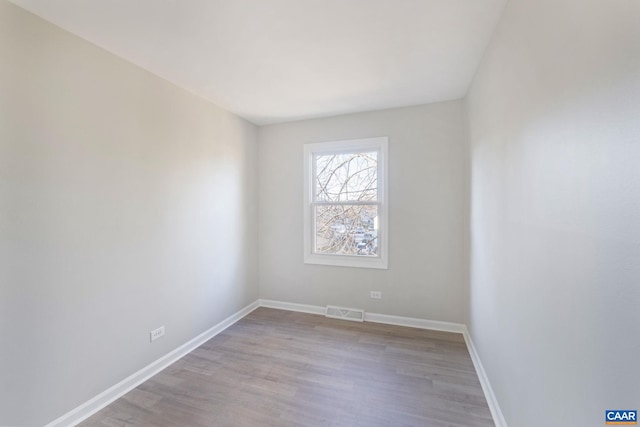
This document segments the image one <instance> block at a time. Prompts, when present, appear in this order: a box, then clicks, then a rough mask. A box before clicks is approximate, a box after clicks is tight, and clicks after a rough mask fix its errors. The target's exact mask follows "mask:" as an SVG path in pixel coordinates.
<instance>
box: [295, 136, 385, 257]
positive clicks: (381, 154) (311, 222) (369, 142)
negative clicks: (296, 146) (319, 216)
mask: <svg viewBox="0 0 640 427" xmlns="http://www.w3.org/2000/svg"><path fill="white" fill-rule="evenodd" d="M388 142H389V138H388V137H378V138H366V139H352V140H345V141H332V142H319V143H311V144H305V145H304V221H303V222H304V262H305V263H306V264H322V265H333V266H340V267H359V268H380V269H387V268H388V265H389V203H388V187H389V186H388V180H387V177H388V174H387V160H388ZM365 151H377V152H378V171H377V173H378V200H377V202H375V203H377V205H378V239H379V241H378V253H377V255H376V256H375V257H373V256H357V255H336V254H319V253H316V252H315V246H316V245H315V238H316V232H315V217H314V216H315V212H316V210H315V206H316V204H318V203H316V202H315V200H314V191H315V170H314V164H313V156H314V155H316V154H340V153H354V152H365ZM325 204H326V203H325ZM332 204H333V203H332ZM335 204H345V205H353V204H358V202H336V203H335ZM367 204H368V203H367Z"/></svg>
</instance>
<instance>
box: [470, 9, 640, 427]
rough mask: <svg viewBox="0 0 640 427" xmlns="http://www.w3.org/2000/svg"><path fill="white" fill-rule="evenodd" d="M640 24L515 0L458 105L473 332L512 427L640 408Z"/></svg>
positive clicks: (580, 422) (637, 18) (604, 13)
mask: <svg viewBox="0 0 640 427" xmlns="http://www.w3.org/2000/svg"><path fill="white" fill-rule="evenodd" d="M639 23H640V2H637V1H627V0H611V1H601V0H511V1H509V3H508V5H507V7H506V10H505V13H504V16H503V18H502V21H501V24H500V25H499V27H498V30H497V32H496V34H495V37H494V40H493V42H492V44H491V46H490V48H489V50H488V51H487V54H486V56H485V58H484V61H483V63H482V65H481V67H480V69H479V72H478V74H477V75H476V78H475V81H474V83H473V86H472V89H471V92H470V94H469V97H468V100H467V108H468V114H469V131H470V141H471V156H472V163H471V165H472V172H471V174H472V198H471V204H472V208H471V227H472V228H471V230H472V240H471V305H470V307H471V322H470V326H471V329H472V335H473V339H474V341H475V344H476V346H477V348H478V351H479V353H480V356H481V359H482V361H483V363H484V366H485V368H486V371H487V373H488V376H489V378H490V380H491V383H492V385H493V387H494V389H495V391H496V394H497V397H498V400H499V402H500V405H501V406H502V409H503V412H504V414H505V417H506V420H507V422H508V424H509V425H510V426H518V427H539V426H548V427H554V426H558V427H560V426H570V425H571V426H587V425H603V424H604V419H603V418H604V411H605V410H606V409H637V408H638V403H639V402H640V386H639V384H640V368H639V366H640V365H639V364H638V355H639V354H640V341H639V340H638V337H639V336H640V310H639V309H638V306H640V167H639V165H640V163H639V162H640V25H638V24H639Z"/></svg>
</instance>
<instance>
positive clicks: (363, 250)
mask: <svg viewBox="0 0 640 427" xmlns="http://www.w3.org/2000/svg"><path fill="white" fill-rule="evenodd" d="M315 249H316V253H320V254H336V255H360V256H377V255H378V206H377V205H322V206H316V248H315Z"/></svg>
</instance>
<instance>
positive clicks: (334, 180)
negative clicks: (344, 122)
mask: <svg viewBox="0 0 640 427" xmlns="http://www.w3.org/2000/svg"><path fill="white" fill-rule="evenodd" d="M387 140H388V139H387V138H386V137H385V138H370V139H357V140H350V141H335V142H323V143H317V144H305V146H304V165H305V171H304V176H305V186H304V250H305V257H304V260H305V262H306V263H309V264H326V265H338V266H345V267H365V268H387V263H388V262H387V256H388V254H387V248H388V240H387V239H388V237H387V236H388V234H389V233H388V228H387V181H386V179H387V170H386V164H387Z"/></svg>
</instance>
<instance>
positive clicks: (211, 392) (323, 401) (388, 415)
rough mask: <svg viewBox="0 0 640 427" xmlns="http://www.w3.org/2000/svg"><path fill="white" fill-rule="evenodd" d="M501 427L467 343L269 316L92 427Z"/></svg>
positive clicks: (261, 313) (229, 335)
mask: <svg viewBox="0 0 640 427" xmlns="http://www.w3.org/2000/svg"><path fill="white" fill-rule="evenodd" d="M131 425H136V426H181V427H209V426H234V427H236V426H240V427H241V426H279V427H280V426H345V427H346V426H349V427H350V426H389V427H399V426H429V427H431V426H433V427H445V426H452V427H453V426H455V427H459V426H469V427H472V426H474V427H475V426H493V425H494V424H493V422H492V420H491V414H490V412H489V408H488V406H487V402H486V400H485V398H484V395H483V393H482V389H481V386H480V382H479V381H478V377H477V375H476V372H475V370H474V367H473V364H472V362H471V359H470V357H469V353H468V351H467V348H466V346H465V343H464V340H463V338H462V335H460V334H452V333H447V332H435V331H426V330H420V329H413V328H405V327H399V326H390V325H381V324H376V323H368V322H367V323H356V322H349V321H345V320H335V319H327V318H325V317H324V316H318V315H312V314H302V313H295V312H289V311H282V310H273V309H268V308H259V309H257V310H256V311H254V312H253V313H251V314H250V315H248V316H247V317H245V318H244V319H242V320H241V321H239V322H238V323H236V324H235V325H233V326H231V327H230V328H228V329H227V330H226V331H224V332H223V333H221V334H219V335H218V336H216V337H214V338H213V339H211V340H210V341H208V342H207V343H205V344H204V345H202V346H201V347H199V348H198V349H196V350H194V351H193V352H191V353H190V354H188V355H187V356H185V357H184V358H182V359H180V360H179V361H178V362H176V363H174V364H173V365H171V366H170V367H168V368H167V369H165V370H164V371H162V372H161V373H159V374H157V375H156V376H154V377H153V378H151V379H150V380H148V381H147V382H145V383H143V384H141V385H140V386H139V387H138V388H136V389H135V390H133V391H131V392H129V393H128V394H126V395H125V396H123V397H122V398H120V399H118V400H116V401H115V402H113V403H112V404H111V405H109V406H108V407H106V408H104V409H103V410H101V411H100V412H98V413H97V414H95V415H94V416H92V417H91V418H89V419H88V420H86V421H85V422H84V423H82V424H81V426H83V427H89V426H131Z"/></svg>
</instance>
